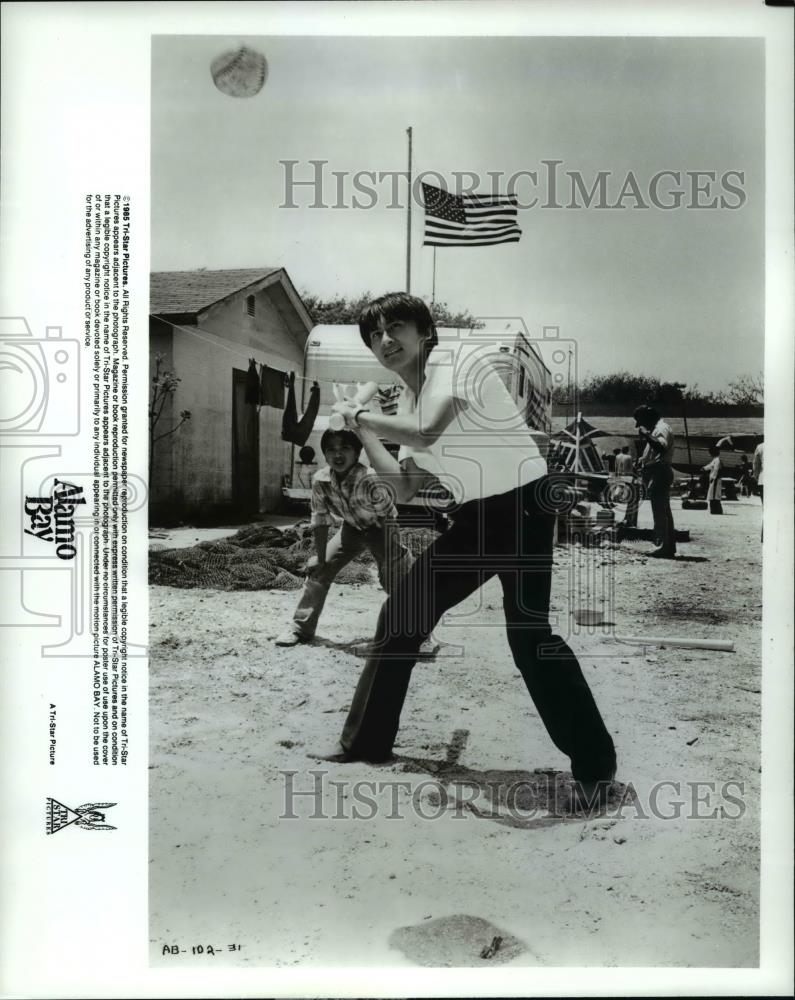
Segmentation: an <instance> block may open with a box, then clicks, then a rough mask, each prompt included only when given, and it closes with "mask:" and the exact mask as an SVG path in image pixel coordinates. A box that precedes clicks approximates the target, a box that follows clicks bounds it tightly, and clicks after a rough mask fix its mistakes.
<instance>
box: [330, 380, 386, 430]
mask: <svg viewBox="0 0 795 1000" xmlns="http://www.w3.org/2000/svg"><path fill="white" fill-rule="evenodd" d="M377 392H378V385H377V384H376V383H375V382H358V383H357V388H356V392H355V394H354V395H353V396H351V397H350V400H349V402H351V403H356V404H357V405H358V406H366V405H367V404H368V403H369V402H370V400H371V399H372V398H373V396H374V395H375V394H376V393H377ZM334 397H335V399H336V400H337V402H339V403H341V402H343V400H344V399H345V395H344V393H343V390H342V386H341V385H340V384H339V383H338V382H335V383H334ZM328 425H329V428H330V429H331V430H332V431H341V430H342V429H343V427H344V426H345V417H343V415H342V414H341V413H332V414H331V416H330V417H329V418H328Z"/></svg>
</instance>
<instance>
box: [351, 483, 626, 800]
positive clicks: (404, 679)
mask: <svg viewBox="0 0 795 1000" xmlns="http://www.w3.org/2000/svg"><path fill="white" fill-rule="evenodd" d="M542 484H543V480H537V481H535V482H533V483H530V484H528V485H527V486H525V487H522V488H520V489H517V490H514V491H512V492H510V493H506V494H502V495H499V496H492V497H488V498H486V499H484V500H475V501H471V502H470V503H467V504H465V505H464V506H463V507H462V508H461V510H460V511H459V513H458V515H457V516H456V518H455V522H454V525H453V527H452V528H451V529H450V530H449V531H447V532H446V533H445V534H443V535H442V536H440V537H439V538H438V539H437V540H436V542H434V543H433V544H432V545H431V546H430V547H429V548H428V549H427V550H426V551H425V552H424V553H423V554H422V555H421V556H420V557H419V558H418V559H417V561H416V562H415V563H414V566H413V567H412V569H411V570H410V571H409V573H408V574H407V575H406V576H405V577H404V578H403V579H402V580H401V582H400V584H399V585H398V587H397V588H396V590H395V591H394V592H393V593H392V594H391V595H390V596H389V597H388V599H387V600H386V601H385V603H384V605H383V607H382V608H381V613H380V615H379V619H378V626H377V631H376V635H375V639H374V642H373V647H372V653H371V655H370V657H369V659H368V660H367V663H366V664H365V667H364V670H363V671H362V675H361V677H360V679H359V683H358V686H357V688H356V692H355V694H354V698H353V702H352V704H351V708H350V712H349V714H348V718H347V720H346V723H345V726H344V729H343V732H342V737H341V743H342V746H343V748H344V749H345V751H346V752H347V753H348V754H350V756H351V757H357V758H362V759H364V760H373V761H376V760H384V759H387V758H388V757H389V756H390V754H391V751H392V746H393V743H394V741H395V737H396V735H397V731H398V727H399V725H400V712H401V709H402V707H403V702H404V700H405V697H406V692H407V690H408V685H409V681H410V679H411V671H412V668H413V667H414V664H415V662H416V660H417V653H418V650H419V648H420V645H421V643H422V642H423V640H424V639H425V638H426V637H427V636H428V635H429V634H430V633H431V631H432V629H433V627H434V626H435V624H436V623H437V622H438V621H439V619H440V618H441V617H442V615H443V614H444V613H445V612H446V611H448V610H449V609H450V608H452V607H454V606H455V605H456V604H459V603H460V602H461V601H462V600H464V598H466V597H468V596H469V595H470V594H472V593H474V592H475V591H476V590H478V589H479V588H480V587H481V586H482V585H483V584H484V583H485V582H486V580H488V579H490V578H491V577H492V576H494V575H495V574H496V575H498V576H499V578H500V582H501V584H502V590H503V604H504V608H505V621H506V628H507V633H508V642H509V645H510V648H511V652H512V654H513V658H514V661H515V663H516V666H517V667H518V669H519V672H520V673H521V675H522V677H523V678H524V682H525V684H526V685H527V689H528V691H529V692H530V696H531V698H532V699H533V702H534V703H535V706H536V709H537V710H538V713H539V715H540V716H541V719H542V720H543V722H544V725H545V726H546V729H547V732H548V733H549V735H550V737H551V738H552V740H553V742H554V743H555V745H556V746H557V747H558V749H559V750H561V751H562V752H563V753H565V754H566V755H567V756H568V757H569V758H570V759H571V769H572V774H573V776H574V777H575V778H576V779H577V780H578V781H582V782H591V781H602V780H609V779H610V778H612V777H613V775H614V774H615V768H616V756H615V749H614V746H613V741H612V739H611V737H610V734H609V733H608V732H607V729H606V728H605V725H604V722H603V721H602V717H601V715H600V714H599V710H598V708H597V706H596V703H595V702H594V699H593V695H592V694H591V691H590V688H589V687H588V683H587V681H586V680H585V678H584V676H583V674H582V671H581V669H580V665H579V663H578V662H577V658H576V656H575V655H574V653H573V652H572V650H571V649H570V648H569V647H568V645H567V644H566V643H565V642H564V641H563V639H561V638H560V637H559V636H557V635H553V633H552V629H551V627H550V625H549V598H550V586H551V571H552V527H553V516H554V515H553V514H551V513H548V512H547V511H545V510H543V509H542V508H541V507H540V505H539V504H538V502H537V495H538V490H539V488H543V486H542Z"/></svg>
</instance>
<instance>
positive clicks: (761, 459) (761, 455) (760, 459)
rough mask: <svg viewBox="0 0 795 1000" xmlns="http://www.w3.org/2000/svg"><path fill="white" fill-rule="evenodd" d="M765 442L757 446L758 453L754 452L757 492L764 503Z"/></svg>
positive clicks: (754, 474)
mask: <svg viewBox="0 0 795 1000" xmlns="http://www.w3.org/2000/svg"><path fill="white" fill-rule="evenodd" d="M764 465H765V442H764V441H760V442H759V444H758V445H757V446H756V451H754V462H753V476H754V482H755V483H756V492H757V493H758V494H759V499H760V500H761V501H762V503H764V502H765V484H764V479H763V477H764V474H765V468H764Z"/></svg>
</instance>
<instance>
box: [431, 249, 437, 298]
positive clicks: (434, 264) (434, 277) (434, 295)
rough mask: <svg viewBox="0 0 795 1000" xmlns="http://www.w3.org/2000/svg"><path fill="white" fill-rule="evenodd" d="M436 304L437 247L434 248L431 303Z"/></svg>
mask: <svg viewBox="0 0 795 1000" xmlns="http://www.w3.org/2000/svg"><path fill="white" fill-rule="evenodd" d="M435 304H436V247H434V248H433V285H432V288H431V305H435Z"/></svg>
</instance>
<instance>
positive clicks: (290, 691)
mask: <svg viewBox="0 0 795 1000" xmlns="http://www.w3.org/2000/svg"><path fill="white" fill-rule="evenodd" d="M726 506H728V505H726ZM731 510H732V512H733V513H734V514H735V516H733V517H731V518H729V517H725V518H718V517H712V518H710V517H709V515H708V514H706V513H704V512H699V511H681V510H680V509H679V508H678V507H676V508H675V510H674V517H675V519H676V523H677V526H678V527H682V528H687V529H689V530H690V535H691V541H690V542H689V543H687V544H685V545H683V546H682V547H681V548H682V550H685V551H687V552H688V553H692V555H693V557H697V558H698V559H699V560H700V561H697V562H682V561H678V560H677V561H666V560H656V559H651V558H648V555H647V553H648V551H649V550H650V549H651V544H650V543H647V542H639V543H625V544H622V545H621V546H620V547H619V548H616V549H611V548H605V549H600V550H594V549H590V550H587V551H582V550H580V548H579V547H578V546H559V547H557V548H556V549H555V569H554V573H553V591H552V613H553V615H554V616H555V622H556V625H555V627H556V629H557V630H559V631H561V632H562V634H564V635H565V636H566V637H567V641H568V642H569V644H570V645H571V646H572V647H573V648H574V650H575V651H576V653H577V656H578V658H579V660H580V663H581V666H582V669H583V673H584V674H585V677H586V679H587V680H588V683H589V685H590V686H591V689H592V691H593V693H594V697H595V699H596V701H597V704H598V706H599V709H600V711H601V713H602V715H603V717H604V719H605V722H606V724H607V726H608V728H609V730H610V731H611V733H612V735H613V737H614V739H615V742H616V748H617V752H618V760H619V770H618V775H617V778H618V779H619V782H621V784H619V783H618V782H617V783H616V786H615V789H614V791H613V792H612V793H611V798H610V801H609V802H608V803H607V807H606V809H605V810H604V811H600V812H599V814H597V815H595V816H592V817H587V818H579V819H569V818H565V817H561V816H557V815H554V814H553V811H552V810H551V808H550V806H551V798H552V797H553V791H554V795H555V796H558V795H562V794H564V793H565V791H566V789H567V787H569V786H570V782H571V774H570V771H569V762H568V760H567V759H566V757H565V756H563V755H562V754H560V753H559V752H558V751H557V749H556V748H555V746H554V744H552V742H551V741H550V739H549V737H548V735H547V733H546V731H545V729H544V727H543V725H542V724H541V722H540V720H539V718H538V715H537V713H536V712H535V709H534V707H533V704H532V702H531V701H530V699H529V697H528V695H527V692H526V689H525V687H524V685H523V683H522V680H521V677H520V675H519V674H518V672H517V671H516V669H515V667H514V664H513V660H512V658H511V654H510V650H509V648H508V643H507V638H506V635H505V628H504V622H503V613H502V592H501V589H500V585H499V581H497V580H492V581H489V582H488V583H487V584H486V585H485V586H484V588H483V589H482V590H481V592H480V593H479V594H477V595H475V596H474V597H473V598H472V599H471V600H469V601H468V602H465V603H464V604H462V605H460V606H459V607H458V608H456V609H454V613H453V614H451V615H450V616H449V619H446V620H445V622H443V623H442V624H441V625H440V626H439V628H438V630H435V635H436V636H437V638H438V639H439V640H440V641H442V642H443V643H446V645H443V646H442V648H441V649H440V650H439V653H438V654H437V656H436V657H435V658H434V659H432V660H429V661H426V662H421V663H418V664H417V666H416V667H415V669H414V675H413V679H412V683H411V687H410V689H409V694H408V698H407V701H406V707H405V710H404V712H403V716H402V720H401V728H400V732H399V734H398V742H397V745H396V747H395V753H396V759H395V760H394V761H393V762H392V763H391V764H389V765H387V766H383V765H382V766H379V767H373V766H368V765H366V764H347V765H328V764H319V763H318V754H320V753H323V752H326V751H328V750H330V749H332V748H333V746H334V744H335V742H336V740H337V738H338V736H339V733H340V729H341V727H342V724H343V721H344V719H345V713H346V712H347V710H348V706H349V705H350V700H351V696H352V694H353V691H354V688H355V686H356V683H357V680H358V678H359V675H360V672H361V668H362V661H361V659H360V658H358V657H357V655H356V648H357V644H356V643H357V640H362V641H367V640H369V639H370V638H372V634H373V629H374V625H375V621H376V618H377V615H378V611H379V608H380V607H381V604H382V602H383V599H384V593H383V591H382V590H381V589H380V588H379V587H378V586H377V584H376V583H375V581H374V579H373V580H372V582H369V583H365V584H361V585H359V586H356V587H352V586H336V585H334V586H332V588H331V592H330V594H329V598H328V602H327V605H326V609H325V611H324V613H323V616H322V618H321V620H320V625H319V630H318V633H319V634H318V638H317V639H316V641H315V642H314V643H311V644H306V645H301V646H299V647H293V648H288V649H284V648H282V647H277V646H275V644H274V642H273V640H274V639H275V638H276V636H277V635H278V634H279V633H280V632H281V630H282V629H283V628H284V625H285V623H286V622H289V621H290V620H291V616H292V613H293V611H294V606H295V599H296V595H295V593H294V592H285V591H281V590H265V591H246V590H240V591H236V590H220V589H218V590H207V589H201V588H200V589H185V588H175V587H171V586H169V587H165V586H153V587H152V588H151V590H150V629H151V643H152V645H151V661H150V712H151V722H150V733H151V760H150V765H151V768H152V769H151V770H150V772H149V773H150V808H151V815H150V836H151V864H150V872H151V881H150V893H149V898H150V906H151V938H152V956H151V957H152V962H153V963H154V964H166V963H168V965H169V967H174V966H175V965H177V964H179V965H183V964H184V965H197V964H198V963H199V959H197V958H193V957H191V955H190V945H191V944H193V943H197V942H207V943H213V944H220V943H224V944H228V943H235V944H240V945H241V948H240V949H239V950H236V951H234V952H232V951H225V952H224V955H223V956H222V957H218V958H214V959H213V962H214V963H215V964H219V963H223V964H226V965H236V966H238V967H246V966H248V967H256V966H267V967H292V966H301V967H324V966H337V967H345V966H371V967H384V966H393V965H396V964H398V965H399V964H401V963H403V964H404V965H409V964H418V963H420V964H421V963H422V962H423V961H426V960H427V961H428V962H429V963H431V964H432V963H440V964H441V963H443V962H445V961H449V962H450V963H451V964H455V963H456V962H460V963H461V964H473V963H474V964H482V965H488V964H494V962H495V961H502V960H504V959H505V957H506V954H511V952H509V951H508V952H503V954H502V958H500V949H497V950H496V951H495V952H494V954H493V955H492V957H491V958H489V959H480V958H479V955H480V952H481V950H482V949H483V948H484V946H489V945H491V943H492V941H493V938H494V937H500V936H501V937H503V938H504V939H505V940H506V941H507V940H508V939H509V938H511V937H512V938H514V939H515V940H516V941H518V942H520V943H522V944H523V946H524V947H525V949H526V950H523V951H521V952H517V953H515V954H514V957H512V958H511V959H510V961H511V963H512V965H514V966H544V967H549V966H570V965H577V966H583V965H599V966H604V965H615V966H685V967H707V966H712V967H753V966H755V965H756V964H758V961H759V950H758V915H759V914H758V905H759V781H760V773H759V771H760V753H759V750H760V746H759V740H760V716H759V713H760V696H759V690H760V676H761V674H760V643H761V636H760V622H759V621H758V620H755V616H756V615H757V614H759V615H761V600H762V599H761V579H760V565H761V562H760V560H761V549H760V545H759V523H760V517H761V512H760V506H759V503H758V502H755V501H746V502H742V501H741V502H738V503H735V504H733V505H731ZM643 517H645V518H646V522H644V523H648V505H647V504H644V505H643V507H642V508H641V518H643ZM288 537H289V536H288ZM235 548H236V549H237V551H239V552H245V551H248V552H255V551H256V546H251V547H246V546H236V547H235ZM727 560H728V561H727ZM360 565H363V566H364V567H365V568H368V569H370V570H371V567H368V566H367V564H366V563H361V564H360ZM734 567H737V571H736V572H735V571H734ZM729 568H731V570H732V572H727V570H728V569H729ZM371 572H372V570H371ZM372 576H373V577H374V574H372ZM611 580H612V581H613V583H611V582H610V581H611ZM583 590H585V593H584V592H583ZM583 606H587V607H590V608H595V609H602V610H604V611H605V617H606V618H607V619H609V620H610V621H614V622H615V629H614V631H615V634H618V635H656V636H662V637H665V636H666V635H673V636H685V637H690V638H720V639H730V640H732V641H733V642H734V646H735V652H733V653H724V652H714V651H709V650H701V649H692V650H691V649H677V648H673V647H660V648H658V649H653V651H652V655H648V650H643V649H642V648H640V647H637V646H628V645H627V646H624V645H620V644H619V643H617V642H616V641H615V639H614V638H612V636H613V629H612V628H607V627H600V628H589V627H584V626H578V625H576V623H575V622H574V619H573V615H572V612H573V611H574V610H576V609H577V608H581V607H583ZM672 606H676V608H677V609H682V614H683V615H685V614H686V618H682V619H681V620H680V619H679V618H677V619H676V620H674V619H673V618H672V616H671V614H670V610H671V608H672ZM716 610H719V612H720V614H721V615H725V621H723V622H721V623H720V624H719V625H718V624H715V625H713V624H712V623H711V622H710V621H709V617H708V616H712V615H714V614H715V612H716ZM188 640H190V641H188ZM608 640H609V641H608ZM285 775H291V777H290V779H289V780H290V781H291V782H292V786H291V787H293V788H294V789H295V791H296V793H297V795H298V797H297V798H296V799H295V802H294V813H295V816H296V818H295V819H289V820H288V819H285V818H283V817H284V815H285V795H286V791H285V789H286V785H285V782H286V781H287V778H285ZM495 786H496V787H497V788H498V789H505V791H506V795H507V793H508V790H510V789H511V788H514V789H515V792H514V793H513V794H514V799H513V800H512V801H511V800H508V799H506V798H505V797H503V798H499V797H498V798H497V807H496V808H494V809H492V808H491V807H490V805H491V800H492V795H493V791H492V790H493V789H494V787H495ZM379 789H380V791H379ZM635 795H636V796H637V801H636V800H635V798H634V796H635ZM357 796H358V797H359V798H361V799H362V802H363V803H364V804H362V803H360V802H359V801H358V799H357ZM617 796H618V801H617V800H616V797H617ZM370 799H372V800H373V801H374V803H375V805H374V807H373V808H372V809H368V807H367V804H366V803H367V802H368V801H369V800H370ZM316 805H317V809H318V814H317V816H316V818H312V816H313V814H314V812H315V808H316ZM620 805H623V808H619V806H620ZM451 914H452V915H458V916H459V917H461V916H462V915H469V919H472V920H482V921H484V922H485V924H484V925H477V927H478V928H479V929H477V933H475V934H474V935H472V937H469V938H468V937H466V935H464V934H463V932H462V933H458V931H456V930H455V927H454V928H453V931H451V932H450V933H442V934H441V935H440V936H439V938H438V939H434V937H433V935H431V936H430V938H429V937H427V936H425V937H424V938H421V937H415V935H414V934H409V935H408V936H407V937H405V938H404V935H406V934H408V931H407V929H410V928H422V927H423V925H428V924H431V922H432V921H445V920H450V919H451ZM486 924H488V926H486ZM445 926H446V925H445V924H444V923H442V924H441V927H442V928H444V927H445ZM398 932H399V936H398V940H405V941H407V942H408V943H407V948H406V950H397V949H396V947H394V946H393V945H394V938H393V935H395V934H396V933H398ZM417 933H419V932H417ZM426 935H427V932H426ZM464 939H465V940H466V941H467V942H468V943H467V945H466V948H467V949H468V950H467V951H466V956H462V945H461V941H462V940H464ZM444 942H446V943H444ZM174 943H181V945H182V947H184V948H186V951H187V953H186V954H184V955H183V954H180V955H179V956H173V955H169V957H167V958H163V947H164V946H165V945H169V946H171V945H173V944H174ZM448 946H449V949H450V950H449V951H446V950H445V949H446V948H448ZM409 947H411V948H412V949H416V950H411V951H410V950H408V949H409ZM454 956H455V957H454ZM205 964H206V960H205Z"/></svg>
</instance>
